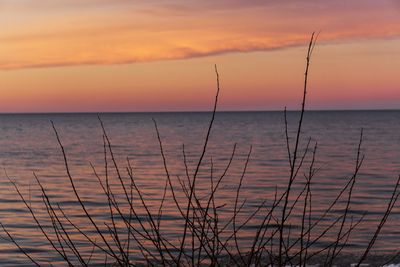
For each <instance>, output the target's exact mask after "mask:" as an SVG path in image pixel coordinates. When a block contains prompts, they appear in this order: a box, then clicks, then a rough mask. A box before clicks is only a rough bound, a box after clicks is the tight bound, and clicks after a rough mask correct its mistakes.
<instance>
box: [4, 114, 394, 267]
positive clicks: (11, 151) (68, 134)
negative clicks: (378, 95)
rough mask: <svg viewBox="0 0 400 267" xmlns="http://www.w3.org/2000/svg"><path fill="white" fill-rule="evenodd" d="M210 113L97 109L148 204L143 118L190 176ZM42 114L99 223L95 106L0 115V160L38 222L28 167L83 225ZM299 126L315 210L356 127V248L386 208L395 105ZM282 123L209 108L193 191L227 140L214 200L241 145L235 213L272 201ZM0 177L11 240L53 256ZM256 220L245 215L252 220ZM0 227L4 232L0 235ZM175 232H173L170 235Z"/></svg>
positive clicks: (13, 258) (230, 192) (154, 159)
mask: <svg viewBox="0 0 400 267" xmlns="http://www.w3.org/2000/svg"><path fill="white" fill-rule="evenodd" d="M210 115H211V114H210V113H207V112H205V113H189V112H188V113H106V114H100V116H101V119H102V121H103V122H104V126H105V128H106V131H107V133H108V136H109V138H110V140H111V143H112V148H113V151H114V154H115V156H116V159H117V162H118V164H119V167H120V168H121V170H122V172H123V173H124V175H125V173H126V172H125V167H126V159H127V158H129V159H130V160H131V162H132V165H133V168H134V172H135V177H136V179H137V183H138V185H139V186H140V187H141V189H142V190H143V192H144V194H145V197H146V199H148V200H149V203H150V205H151V206H152V207H157V205H159V201H160V199H161V195H162V192H163V187H164V184H165V171H164V167H163V164H162V158H161V155H160V149H159V145H158V141H157V135H156V131H155V128H154V124H153V121H152V118H154V119H155V120H156V121H157V123H158V127H159V130H160V135H161V139H162V142H163V146H164V150H165V155H166V158H167V166H168V168H169V171H170V173H171V177H173V179H174V181H176V176H180V177H183V178H184V177H185V168H184V164H183V153H182V146H183V144H184V145H185V151H186V154H187V157H188V165H189V173H190V174H191V175H192V174H193V172H194V169H195V167H196V163H197V160H198V158H199V156H200V152H201V148H202V145H203V143H204V137H205V134H206V130H207V125H208V122H209V120H210ZM298 115H299V113H298V112H289V113H288V123H289V135H290V136H291V139H290V144H291V145H293V144H294V134H295V131H296V127H297V118H298ZM50 120H52V121H53V122H54V124H55V126H56V128H57V130H58V132H59V134H60V138H61V141H62V143H63V145H64V146H65V150H66V154H67V157H68V161H69V165H70V170H71V174H72V176H73V177H74V179H75V181H76V183H77V186H78V191H79V192H80V193H81V195H82V197H83V198H84V200H85V201H87V203H88V207H89V208H90V212H91V213H92V214H93V215H94V216H95V218H96V220H98V221H99V222H101V221H103V220H106V219H108V218H106V216H107V215H108V213H107V212H105V211H107V205H106V203H105V202H104V201H105V199H104V194H103V193H102V190H101V188H100V186H99V185H98V183H97V179H96V177H95V175H94V174H93V170H92V168H91V167H90V163H92V164H93V165H94V166H95V168H96V169H97V170H98V172H99V174H101V175H102V174H104V158H103V157H104V155H103V135H102V130H101V127H100V123H99V121H98V119H97V114H3V115H0V164H1V167H2V168H4V169H5V170H6V171H7V174H8V176H9V177H10V178H11V179H12V180H13V181H15V182H16V183H17V184H18V186H19V188H20V189H21V192H22V193H23V194H24V196H25V197H26V199H27V201H28V202H29V203H30V204H31V205H32V207H33V208H34V209H35V210H37V212H38V215H39V218H40V219H41V220H43V221H45V219H44V218H45V217H46V216H45V215H46V212H45V207H44V205H43V204H42V202H41V193H40V191H39V188H38V187H37V185H36V182H35V180H34V176H33V172H35V174H36V175H37V176H38V177H39V179H40V180H41V181H42V183H43V184H44V185H45V187H46V188H47V190H48V193H49V195H50V197H51V198H52V200H54V201H55V202H57V203H59V204H60V205H61V206H62V207H64V209H65V211H66V212H67V213H68V214H69V216H70V217H71V219H73V220H75V221H76V222H79V223H81V225H82V227H83V229H86V228H89V225H88V221H87V220H85V219H84V218H82V216H80V215H79V214H82V211H81V209H80V206H79V205H78V204H77V202H76V199H75V198H74V195H73V194H72V192H71V187H70V183H69V180H68V178H67V176H66V172H65V167H64V162H63V158H62V154H61V150H60V147H59V146H58V144H57V141H56V139H55V135H54V132H53V130H52V127H51V123H50ZM303 126H304V127H303V131H302V136H303V138H302V139H301V143H300V145H301V148H304V147H305V145H306V144H307V141H308V138H309V137H311V143H310V144H311V145H310V147H313V146H314V144H315V143H316V142H317V143H318V148H317V155H316V163H315V165H316V167H318V168H320V171H319V172H318V173H317V175H316V177H315V178H313V179H314V181H313V183H312V190H313V199H314V200H313V201H314V202H313V209H314V210H315V214H318V213H319V212H321V211H322V210H323V209H324V207H327V205H328V204H329V203H330V201H331V200H332V199H333V198H334V197H335V195H336V194H337V192H338V191H339V190H340V188H341V187H342V186H344V185H345V184H346V182H347V181H348V179H349V177H350V176H351V174H352V172H353V171H354V168H355V160H356V152H357V145H358V141H359V138H360V130H361V128H363V130H364V138H363V144H362V154H364V155H365V160H364V163H363V166H362V168H361V170H360V173H359V175H358V177H357V180H356V185H355V187H356V189H355V191H354V194H353V204H352V205H351V207H350V215H349V218H350V217H352V218H353V219H354V220H356V219H357V218H359V217H360V216H361V215H362V214H364V212H368V214H367V217H366V218H367V219H366V220H365V221H364V222H363V223H361V224H360V225H359V227H358V229H357V230H356V231H355V232H354V234H353V235H352V236H351V237H350V239H349V240H350V241H349V244H348V246H347V249H349V250H351V251H352V252H353V251H362V249H363V248H365V246H366V242H367V240H368V236H369V235H370V234H371V233H372V232H373V231H374V230H375V228H376V226H377V223H378V219H377V218H379V215H381V214H382V212H383V210H384V209H385V208H386V203H387V200H388V198H389V197H390V194H391V192H392V189H393V184H394V182H395V180H396V178H397V176H398V175H399V174H400V111H309V112H306V114H305V118H304V125H303ZM284 129H285V128H284V116H283V113H282V112H219V113H217V115H216V121H215V124H214V127H213V129H212V133H211V137H210V143H209V149H208V150H207V154H206V156H205V158H204V164H203V165H202V168H201V176H200V178H199V194H200V195H201V194H202V193H204V194H206V193H207V190H208V188H209V178H207V177H209V170H210V164H211V158H212V161H213V165H214V166H213V167H214V175H215V176H218V175H220V174H221V173H222V172H223V169H224V168H225V166H226V164H227V163H228V161H229V158H230V155H231V153H232V149H233V146H234V144H235V143H237V150H236V153H235V157H234V159H233V162H232V166H231V168H230V170H229V171H228V173H227V176H226V177H225V178H224V185H223V187H222V189H221V190H222V191H221V194H220V195H219V201H220V202H221V203H225V202H227V203H231V201H232V199H234V195H235V194H236V191H235V186H236V185H237V183H238V181H239V179H240V177H241V174H242V171H243V166H244V163H245V160H246V156H247V153H248V151H249V148H250V146H251V145H252V154H251V156H250V161H249V165H248V169H247V172H246V174H245V178H244V183H243V188H242V190H241V195H240V199H241V200H243V199H246V204H245V206H244V208H243V212H242V213H243V214H242V215H241V216H243V218H244V217H245V216H246V215H249V214H251V213H252V212H253V211H254V209H255V207H256V206H257V204H259V203H260V200H262V199H268V200H271V201H272V200H273V198H274V193H275V188H276V186H277V188H278V191H281V190H282V189H283V188H284V186H285V185H286V184H287V181H288V175H289V163H288V159H287V158H288V156H287V150H286V143H285V141H286V140H285V135H284V133H285V132H284ZM302 151H303V149H301V152H302ZM309 162H310V157H307V158H306V160H305V166H304V168H303V169H302V170H301V171H300V172H299V178H298V179H299V183H298V184H296V185H295V186H296V189H298V190H300V189H301V188H302V186H303V181H304V176H303V174H304V173H305V172H306V171H307V168H308V166H309ZM110 168H111V167H110ZM110 172H112V171H110ZM112 174H114V173H112ZM0 179H1V184H0V222H1V223H3V224H4V225H5V226H6V227H7V229H9V231H10V232H11V233H12V234H14V235H15V236H16V238H17V240H18V241H19V242H20V243H21V244H24V245H25V246H26V247H31V248H32V247H33V248H35V249H34V250H32V251H31V252H32V255H34V256H37V257H39V258H41V259H43V260H44V262H45V261H46V260H49V261H53V262H56V261H57V260H58V257H57V255H56V254H55V253H48V252H47V251H48V249H49V247H48V244H47V243H46V242H45V240H44V239H43V238H42V237H41V234H40V232H39V231H38V230H37V228H35V227H34V221H33V220H32V218H31V216H30V214H29V213H28V212H27V209H26V208H24V207H23V204H22V203H21V201H20V200H19V197H18V195H17V194H16V191H15V189H14V188H13V187H12V186H11V184H10V183H9V181H8V179H7V177H6V174H5V173H4V172H1V175H0ZM397 207H398V205H397V206H396V207H395V209H394V211H393V214H392V215H391V217H390V218H389V221H388V223H387V225H386V226H385V227H384V229H383V232H382V234H381V237H380V238H379V239H378V241H377V243H376V245H375V247H374V251H376V252H379V253H394V252H397V250H398V249H399V248H400V231H399V229H400V214H399V209H398V208H397ZM340 211H341V210H340V208H338V209H337V210H336V211H334V212H336V213H337V214H340ZM337 214H336V215H337ZM163 215H164V216H163V217H162V225H163V227H166V229H168V231H169V232H170V234H171V236H173V235H174V230H175V229H178V227H179V226H181V224H182V222H181V221H179V216H178V214H177V211H176V207H175V206H174V203H173V202H171V201H167V202H166V204H165V206H164V212H163ZM292 216H293V217H294V220H296V218H297V219H298V218H299V216H300V213H298V211H296V210H294V214H293V215H292ZM349 220H350V219H349ZM257 222H258V221H257V218H255V219H254V223H253V224H254V225H256V224H257ZM296 229H297V230H296ZM252 231H254V227H253V228H252V227H250V226H249V227H248V236H247V235H246V229H245V230H244V231H243V233H242V236H243V239H244V240H250V238H251V233H253V232H252ZM296 231H298V228H296V227H293V232H294V233H296ZM368 234H369V235H368ZM1 235H2V236H5V235H4V233H2V234H1ZM175 235H176V237H178V238H179V233H175ZM82 244H84V242H83V243H82ZM244 245H245V242H244ZM82 250H83V251H85V253H86V254H90V253H91V251H92V246H90V245H87V246H86V247H85V246H84V245H83V248H82ZM99 253H100V252H99ZM93 258H94V259H93V262H94V263H96V260H97V259H100V258H101V257H100V256H98V257H96V255H95V256H94V257H93ZM23 263H26V259H25V258H24V257H23V256H22V255H21V254H20V253H19V252H18V250H17V249H15V247H14V246H13V245H12V244H10V243H8V242H6V241H5V240H3V239H1V240H0V265H1V266H13V265H16V264H23ZM98 263H100V262H98ZM55 265H57V264H55Z"/></svg>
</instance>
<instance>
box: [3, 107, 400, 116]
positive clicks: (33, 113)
mask: <svg viewBox="0 0 400 267" xmlns="http://www.w3.org/2000/svg"><path fill="white" fill-rule="evenodd" d="M286 111H287V112H300V111H301V110H300V109H287V110H286ZM305 111H306V112H351V111H353V112H357V111H378V112H379V111H400V108H371V109H368V108H361V109H306V110H305ZM252 112H254V113H257V112H284V109H269V110H267V109H259V110H220V111H218V110H217V111H216V113H252ZM135 113H136V114H144V113H150V114H151V113H212V110H176V111H168V110H160V111H43V112H40V111H38V112H36V111H35V112H0V115H45V114H71V115H73V114H135Z"/></svg>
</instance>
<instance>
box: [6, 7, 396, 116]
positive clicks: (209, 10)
mask: <svg viewBox="0 0 400 267" xmlns="http://www.w3.org/2000/svg"><path fill="white" fill-rule="evenodd" d="M0 23H1V25H2V27H1V30H0V88H1V89H0V92H1V95H0V99H1V105H0V112H81V111H83V112H98V111H177V110H209V109H210V108H211V106H212V100H213V95H214V93H215V75H214V69H213V66H214V64H217V65H218V67H219V72H220V78H221V90H222V91H221V102H220V106H219V109H220V110H281V109H283V108H284V107H285V106H287V107H289V108H292V109H295V108H298V107H299V104H300V96H301V90H302V79H303V73H304V57H305V52H306V44H307V41H308V39H309V37H310V34H311V32H313V31H321V33H320V36H319V41H318V44H317V48H316V50H315V54H314V58H313V61H312V66H311V70H310V72H311V74H310V89H309V98H308V101H309V104H308V107H309V108H310V109H399V108H400V1H398V0H379V1H376V0H346V1H320V0H296V1H294V0H293V1H289V0H279V1H276V0H243V1H239V0H221V1H211V0H202V1H194V0H186V1H177V0H175V1H165V0H146V1H135V0H40V1H38V0H0Z"/></svg>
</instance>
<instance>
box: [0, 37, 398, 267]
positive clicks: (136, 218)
mask: <svg viewBox="0 0 400 267" xmlns="http://www.w3.org/2000/svg"><path fill="white" fill-rule="evenodd" d="M315 42H316V36H315V35H314V34H313V35H312V36H311V39H310V43H309V45H308V50H307V55H306V67H305V77H304V89H303V99H302V105H301V111H300V113H299V114H300V116H299V120H298V124H297V125H296V129H297V130H296V134H295V135H294V136H290V135H289V131H288V127H289V125H288V122H287V118H286V110H285V113H284V114H285V116H284V119H285V129H283V130H284V131H285V136H286V145H287V159H288V174H289V175H288V178H287V180H285V181H282V183H285V187H284V188H285V189H284V190H278V189H276V190H275V194H274V195H273V196H259V197H260V200H261V201H260V204H259V205H258V206H257V207H254V209H253V210H252V211H251V212H249V211H248V210H247V211H246V212H244V211H243V207H245V202H246V200H243V199H242V198H241V197H240V196H241V190H242V184H243V180H244V179H245V176H246V169H247V166H248V163H249V159H250V157H251V153H252V149H251V148H250V149H249V151H248V154H247V159H246V161H245V164H244V166H242V173H241V176H240V179H239V180H238V181H237V186H236V188H235V189H232V192H231V194H232V195H233V196H234V201H233V202H232V203H221V201H219V200H218V196H219V192H220V189H221V188H222V185H223V183H224V181H225V180H227V179H229V178H228V177H227V173H228V170H229V169H230V168H232V166H231V163H232V160H233V158H234V157H235V150H236V146H235V147H234V148H233V151H232V154H231V156H230V159H229V161H228V163H227V165H226V167H225V169H224V170H223V172H222V173H221V174H218V175H216V174H215V173H214V167H213V161H212V160H211V166H209V167H207V168H209V180H208V183H209V185H208V186H209V190H208V191H207V192H206V194H204V192H203V191H201V192H199V191H198V184H199V180H198V177H199V175H200V172H201V168H204V164H205V163H204V161H205V157H206V155H207V153H206V152H207V149H208V145H209V138H210V134H211V132H212V129H213V123H214V119H215V116H216V109H217V103H218V96H219V91H220V85H219V74H218V71H217V68H215V73H216V81H217V92H216V96H215V102H214V108H213V112H212V117H211V120H210V123H209V125H208V129H207V132H206V136H205V138H204V143H203V147H202V150H201V153H200V155H199V156H198V161H197V164H196V165H195V168H194V170H191V169H190V168H189V166H188V164H187V159H186V153H185V147H184V146H183V148H182V153H183V164H184V166H185V173H184V174H183V178H181V177H173V176H172V175H171V174H170V170H169V166H168V164H167V159H166V156H165V153H164V148H163V141H162V138H161V135H160V132H159V130H158V127H157V123H156V121H155V120H154V126H155V131H156V133H157V138H158V142H159V148H160V155H161V157H162V160H163V166H164V169H165V180H164V181H162V182H163V184H164V185H165V186H164V190H163V191H162V192H160V194H162V197H161V201H160V203H158V205H157V206H156V207H155V206H154V205H153V204H149V200H148V199H146V196H145V194H144V193H143V191H142V189H141V188H139V186H138V185H137V183H136V180H135V174H134V168H133V167H132V165H131V162H130V161H129V159H127V161H126V164H125V167H124V168H123V167H120V166H122V165H121V164H120V163H119V162H117V159H116V157H115V156H114V153H113V149H112V144H111V141H110V138H109V135H108V134H107V132H106V127H105V126H104V125H103V122H102V121H101V119H100V118H99V121H100V124H101V127H102V130H103V140H104V143H103V147H104V172H101V173H100V172H99V171H98V170H97V169H96V168H95V166H91V167H92V169H93V173H94V175H95V176H96V177H97V179H98V184H99V186H100V187H101V188H102V191H103V193H104V201H105V202H106V203H107V207H108V208H107V210H105V211H104V212H107V213H109V220H108V221H99V220H97V219H96V218H94V217H93V215H92V214H91V212H90V208H88V206H87V204H85V200H84V196H82V195H80V194H79V189H78V184H77V181H76V180H75V179H74V177H73V176H72V174H71V172H70V168H69V165H68V162H69V161H68V157H67V153H66V151H65V150H64V146H63V143H62V140H61V139H62V138H61V137H60V135H59V133H58V132H57V130H56V127H55V125H54V124H52V126H53V128H54V133H55V136H56V140H57V142H58V144H59V146H60V149H61V152H62V155H63V158H64V164H65V170H66V175H67V177H68V179H69V182H70V185H71V188H72V191H73V194H74V198H75V201H76V202H77V203H78V205H79V206H80V208H81V212H82V217H84V218H85V220H86V224H88V225H89V226H90V228H91V230H90V231H88V230H87V229H85V230H84V229H83V228H82V226H81V225H79V224H77V223H75V222H74V221H73V219H71V218H70V217H69V215H68V210H64V208H63V207H62V206H60V205H59V204H58V203H57V202H56V200H54V199H52V198H51V197H50V196H49V193H48V189H46V186H45V185H44V184H42V183H41V181H40V180H39V178H38V177H36V176H35V178H36V181H37V184H38V186H39V187H40V190H41V194H42V200H43V206H44V208H45V209H46V212H47V215H48V220H47V221H46V222H43V221H41V220H40V219H39V218H38V216H37V211H35V210H34V209H33V208H32V206H31V205H30V204H29V201H28V200H27V199H26V197H25V196H24V195H23V194H22V193H21V191H20V188H19V187H18V186H17V185H16V184H15V183H13V182H12V181H11V180H10V181H11V182H12V183H13V184H14V186H15V189H16V192H17V193H18V194H19V196H20V198H21V200H22V201H23V203H24V204H25V207H26V209H27V212H29V213H30V214H31V216H32V218H33V220H34V222H35V223H36V225H37V228H38V231H39V232H40V233H41V234H42V236H43V238H44V239H45V240H46V242H48V243H49V246H50V247H51V248H52V253H56V254H58V257H59V258H60V259H61V261H63V262H64V263H65V265H68V266H90V265H92V264H91V262H93V261H94V260H93V257H96V262H99V259H98V257H100V256H101V255H102V256H101V257H102V262H104V265H110V266H136V265H150V266H159V265H161V266H200V265H205V266H266V265H271V266H287V265H291V266H306V265H309V264H315V263H318V264H320V265H323V266H332V265H336V264H338V265H341V264H342V262H343V258H342V257H341V254H342V253H344V252H343V251H344V248H345V247H346V245H347V244H349V243H351V234H352V233H353V232H355V231H357V226H359V224H360V223H361V222H362V221H363V220H364V219H365V218H366V216H368V214H367V211H366V212H365V214H360V215H359V216H358V217H354V216H350V210H351V205H352V201H353V191H354V187H355V184H356V183H355V182H356V180H357V178H358V174H359V170H360V168H361V167H362V164H363V159H364V156H363V154H362V145H363V131H362V129H361V131H360V138H359V143H358V146H357V147H356V148H355V162H354V171H353V173H352V175H351V176H350V177H349V178H348V179H347V182H346V183H345V184H344V185H343V186H342V188H341V190H339V191H338V194H337V195H336V197H335V198H334V199H332V201H331V202H330V204H329V205H328V206H327V208H326V209H325V210H324V211H323V212H321V213H319V214H318V216H316V215H315V214H313V208H312V207H313V190H312V184H313V181H314V179H315V176H316V174H317V172H318V170H319V169H318V168H317V167H316V166H315V160H316V157H317V150H318V149H317V148H318V147H317V144H316V143H312V141H311V140H312V139H311V138H309V139H305V138H304V137H303V136H302V127H303V117H304V113H305V105H306V95H307V82H308V73H309V66H310V60H311V56H312V53H313V50H314V47H315ZM399 179H400V178H398V179H397V180H396V181H394V182H393V191H392V193H391V194H390V195H388V196H387V204H386V206H385V207H383V208H382V209H383V212H382V214H383V215H382V216H381V218H380V219H379V220H378V224H377V225H376V229H375V230H374V231H373V234H372V235H371V236H370V237H369V242H368V243H367V244H366V247H365V249H364V250H363V251H362V252H361V253H357V255H355V256H352V262H353V263H355V266H360V265H362V264H363V263H365V262H366V260H367V259H368V256H369V254H370V253H371V251H372V249H373V247H374V244H375V242H376V240H377V238H378V236H379V234H380V232H381V230H382V228H383V227H384V225H385V223H386V221H387V220H388V217H389V215H390V214H391V212H392V210H393V208H394V207H395V204H396V201H397V199H398V197H399V188H398V187H399V181H400V180H399ZM203 181H204V180H202V182H203ZM296 183H298V184H300V185H301V187H300V188H302V189H301V190H295V188H298V187H295V186H294V185H295V184H296ZM115 184H118V187H116V186H115ZM112 185H114V186H112ZM166 201H171V202H173V203H174V207H175V209H176V210H175V213H176V214H177V216H179V218H180V221H181V224H180V225H179V226H177V227H179V229H180V231H179V232H177V233H175V237H172V235H171V233H168V234H167V233H166V231H164V229H163V224H162V217H163V207H164V205H165V202H166ZM338 210H340V212H339V213H338V212H337V211H338ZM295 212H296V213H297V214H301V216H300V220H299V219H293V213H295ZM243 214H245V215H246V216H244V215H243ZM250 225H251V226H252V227H248V226H250ZM1 226H2V228H3V230H4V233H5V234H6V238H7V239H8V240H9V241H10V242H13V243H14V244H15V246H16V247H17V248H18V249H19V251H20V252H21V253H23V254H24V255H25V256H26V257H27V258H28V259H29V260H30V261H31V263H32V264H34V265H37V266H42V265H47V264H48V263H43V262H41V261H40V260H38V259H35V258H34V256H33V255H32V253H30V251H31V250H30V249H31V248H29V247H26V246H25V245H24V244H23V243H21V242H19V241H18V239H17V238H16V237H15V236H14V235H12V234H11V233H10V232H9V231H8V229H7V228H6V227H5V226H3V225H1ZM294 226H296V227H297V230H296V231H292V228H293V227H294ZM88 232H90V234H89V233H88ZM243 232H246V236H248V235H251V236H252V241H251V242H250V243H249V242H246V243H244V242H242V237H243ZM77 235H79V236H80V237H81V239H83V240H85V242H86V244H90V245H91V246H92V247H93V250H92V253H90V255H87V253H83V252H82V249H81V246H82V242H80V241H78V240H75V239H74V237H76V236H77ZM321 244H323V245H321ZM381 260H382V261H381V262H379V263H377V264H379V265H383V264H386V263H390V262H392V261H393V260H395V257H385V258H382V259H381Z"/></svg>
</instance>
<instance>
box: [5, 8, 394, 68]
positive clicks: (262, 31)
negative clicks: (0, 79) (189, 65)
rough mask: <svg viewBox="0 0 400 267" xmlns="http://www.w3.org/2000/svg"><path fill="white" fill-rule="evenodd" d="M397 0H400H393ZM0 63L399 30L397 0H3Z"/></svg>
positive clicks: (106, 57) (137, 57)
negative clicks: (319, 33)
mask: <svg viewBox="0 0 400 267" xmlns="http://www.w3.org/2000/svg"><path fill="white" fill-rule="evenodd" d="M397 7H398V5H397ZM0 23H3V25H6V26H7V27H5V28H6V29H5V30H3V31H2V32H1V33H0V69H21V68H38V67H55V66H69V65H87V64H95V65H104V64H127V63H134V62H146V61H155V60H171V59H185V58H192V57H201V56H209V55H217V54H222V53H232V52H250V51H262V50H272V49H281V48H286V47H292V46H297V45H302V44H304V43H305V41H306V39H307V36H308V34H309V33H310V32H311V31H313V30H322V31H323V34H322V37H321V38H322V39H321V42H344V41H352V40H357V39H371V38H373V39H376V38H395V37H399V36H400V16H399V8H396V1H389V0H383V1H372V0H365V1H357V0H348V1H329V2H328V1H324V2H323V3H322V1H316V0H303V1H288V0H283V1H268V0H267V1H261V0H250V1H239V0H230V1H228V0H222V1H209V0H206V1H194V0H189V1H185V2H182V1H169V2H168V3H166V2H165V1H161V0H158V1H156V0H152V1H146V3H144V2H137V1H126V0H117V1H111V0H83V1H75V0H70V1H66V0H64V1H63V0H59V1H50V0H43V1H39V2H38V1H33V0H20V1H11V0H3V1H1V2H0Z"/></svg>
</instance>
